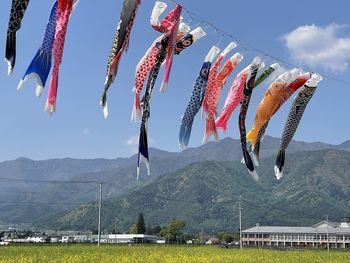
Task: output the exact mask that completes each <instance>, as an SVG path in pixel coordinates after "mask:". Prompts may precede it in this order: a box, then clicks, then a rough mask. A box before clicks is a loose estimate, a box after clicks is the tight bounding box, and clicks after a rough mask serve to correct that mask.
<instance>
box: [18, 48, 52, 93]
mask: <svg viewBox="0 0 350 263" xmlns="http://www.w3.org/2000/svg"><path fill="white" fill-rule="evenodd" d="M51 60H52V54H49V53H43V52H42V51H41V50H40V49H39V50H38V52H37V53H36V55H35V57H34V58H33V60H32V62H31V63H30V65H29V67H28V69H27V71H26V73H25V74H24V76H23V78H22V79H21V81H20V83H19V84H18V87H17V90H20V89H22V87H23V85H24V84H25V83H26V82H27V81H28V80H30V79H33V78H35V79H36V81H37V88H36V92H35V94H36V96H38V97H40V96H41V94H42V92H43V89H44V86H45V83H46V80H47V78H48V76H49V73H50V69H51Z"/></svg>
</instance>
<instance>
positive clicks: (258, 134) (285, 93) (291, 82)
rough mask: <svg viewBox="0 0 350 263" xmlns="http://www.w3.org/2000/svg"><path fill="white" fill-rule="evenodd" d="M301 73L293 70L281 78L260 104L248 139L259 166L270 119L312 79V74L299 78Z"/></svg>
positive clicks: (256, 163)
mask: <svg viewBox="0 0 350 263" xmlns="http://www.w3.org/2000/svg"><path fill="white" fill-rule="evenodd" d="M299 73H300V70H298V69H293V70H292V71H290V72H286V73H284V74H282V75H281V76H279V77H278V78H277V80H276V81H275V82H273V83H272V84H271V86H270V87H269V89H268V90H267V91H266V92H265V96H264V99H263V100H262V101H261V103H260V104H259V107H258V110H257V113H256V117H255V121H254V126H253V128H252V129H251V130H250V131H249V133H248V135H247V139H248V138H249V139H248V140H250V141H251V142H252V154H253V159H254V162H255V165H259V151H260V142H261V139H262V136H263V135H264V134H265V130H266V127H267V126H268V123H269V120H270V118H271V117H272V116H273V115H274V114H275V113H276V112H277V111H278V110H279V109H280V107H281V106H282V105H283V104H284V102H286V101H287V100H288V99H289V98H290V96H291V95H292V94H293V93H294V92H295V91H296V90H298V89H299V88H300V87H301V86H302V85H304V84H305V82H306V81H307V80H308V79H309V78H310V77H311V74H310V73H305V74H302V75H299V76H297V75H298V74H299ZM263 105H265V106H263Z"/></svg>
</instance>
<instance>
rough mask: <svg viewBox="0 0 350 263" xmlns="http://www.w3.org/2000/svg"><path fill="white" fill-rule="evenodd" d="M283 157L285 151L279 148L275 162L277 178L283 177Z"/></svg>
mask: <svg viewBox="0 0 350 263" xmlns="http://www.w3.org/2000/svg"><path fill="white" fill-rule="evenodd" d="M284 159H285V151H284V150H279V152H278V155H277V158H276V163H275V175H276V178H277V180H279V179H281V178H282V177H283V171H282V170H283V166H284Z"/></svg>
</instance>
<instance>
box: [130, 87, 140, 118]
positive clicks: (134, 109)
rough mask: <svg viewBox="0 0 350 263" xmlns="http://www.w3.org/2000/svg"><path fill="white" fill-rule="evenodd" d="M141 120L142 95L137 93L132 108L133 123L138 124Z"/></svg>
mask: <svg viewBox="0 0 350 263" xmlns="http://www.w3.org/2000/svg"><path fill="white" fill-rule="evenodd" d="M140 119H141V105H140V94H137V93H135V98H134V105H133V107H132V113H131V121H132V122H137V121H138V120H140Z"/></svg>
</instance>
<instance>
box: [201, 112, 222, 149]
mask: <svg viewBox="0 0 350 263" xmlns="http://www.w3.org/2000/svg"><path fill="white" fill-rule="evenodd" d="M211 135H214V137H215V141H216V142H217V141H219V136H218V131H217V129H216V126H215V121H214V119H209V118H207V122H206V125H205V133H204V138H203V143H207V142H208V141H209V138H210V136H211Z"/></svg>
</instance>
